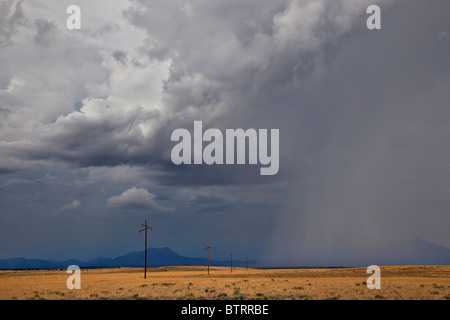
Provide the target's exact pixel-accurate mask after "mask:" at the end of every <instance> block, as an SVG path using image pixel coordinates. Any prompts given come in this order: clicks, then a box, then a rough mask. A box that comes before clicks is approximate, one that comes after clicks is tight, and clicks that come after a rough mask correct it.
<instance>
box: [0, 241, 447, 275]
mask: <svg viewBox="0 0 450 320" xmlns="http://www.w3.org/2000/svg"><path fill="white" fill-rule="evenodd" d="M147 253H148V257H147V266H148V267H161V266H206V264H207V261H206V258H192V257H184V256H181V255H179V254H177V253H176V252H174V251H173V250H171V249H170V248H167V247H164V248H149V249H148V250H147ZM144 256H145V251H139V252H130V253H128V254H125V255H122V256H119V257H116V258H97V259H94V260H91V261H81V260H76V259H70V260H64V261H53V260H43V259H25V258H10V259H0V269H60V268H67V267H68V266H69V265H77V266H79V267H80V268H116V267H144ZM380 262H383V263H380V264H379V265H450V249H448V248H446V247H443V246H439V245H436V244H434V243H431V242H427V241H424V240H419V239H415V240H413V241H411V242H410V243H409V244H407V245H405V246H402V247H400V248H398V255H394V256H392V257H390V258H387V259H386V261H380ZM209 264H210V266H229V265H230V261H218V260H211V259H210V260H209ZM258 265H260V266H263V265H270V263H261V262H258ZM233 266H236V267H237V266H240V267H242V266H245V261H237V260H236V261H235V260H233Z"/></svg>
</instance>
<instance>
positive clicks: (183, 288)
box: [0, 266, 450, 300]
mask: <svg viewBox="0 0 450 320" xmlns="http://www.w3.org/2000/svg"><path fill="white" fill-rule="evenodd" d="M164 269H167V268H164ZM385 270H386V271H385V277H384V278H383V287H382V288H383V290H382V295H381V294H380V292H381V291H378V290H369V289H367V288H366V287H365V286H364V285H365V284H366V282H365V281H364V282H363V281H362V280H365V279H367V274H366V272H365V271H366V270H365V268H346V269H313V270H307V269H279V270H251V271H250V272H248V271H247V270H245V269H244V270H239V268H236V271H235V269H233V274H230V272H229V269H226V268H223V269H221V268H216V267H214V268H213V272H212V273H211V274H210V276H208V277H205V276H204V275H205V271H204V268H199V267H192V268H191V267H186V268H181V267H180V268H173V269H167V270H164V272H156V271H153V272H151V273H150V274H151V278H150V279H151V281H149V282H148V283H144V282H143V278H142V274H141V270H139V269H132V268H121V269H95V270H84V272H83V274H82V277H83V280H84V281H83V282H82V290H69V289H67V288H66V286H65V283H66V280H67V275H66V273H65V272H64V270H55V271H48V270H47V271H46V270H41V271H38V270H34V271H20V272H17V273H12V272H9V273H8V274H7V276H5V277H3V278H2V282H1V283H0V286H1V287H0V299H3V300H5V299H6V300H7V299H18V300H26V299H29V300H41V299H52V300H53V299H90V300H95V299H98V300H145V299H149V300H151V299H181V300H199V299H211V300H213V299H218V300H226V299H229V300H246V299H258V300H261V299H264V300H279V299H282V300H309V299H315V300H325V299H331V300H336V299H343V300H364V299H374V300H385V299H399V298H401V299H444V300H450V280H449V278H448V273H449V272H450V267H449V266H436V267H434V266H426V267H414V266H401V267H385ZM161 271H163V270H162V268H161ZM1 273H2V271H0V275H1ZM386 274H387V275H386ZM248 277H251V279H248ZM306 277H307V278H308V279H306ZM30 278H31V279H33V286H32V287H31V288H30V287H29V285H28V283H29V281H30ZM83 284H86V285H85V286H83ZM149 287H151V289H149ZM169 288H170V289H169Z"/></svg>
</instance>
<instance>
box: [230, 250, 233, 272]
mask: <svg viewBox="0 0 450 320" xmlns="http://www.w3.org/2000/svg"><path fill="white" fill-rule="evenodd" d="M230 264H231V273H233V252H231V253H230Z"/></svg>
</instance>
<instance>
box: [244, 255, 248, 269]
mask: <svg viewBox="0 0 450 320" xmlns="http://www.w3.org/2000/svg"><path fill="white" fill-rule="evenodd" d="M245 269H247V271H248V257H247V256H245Z"/></svg>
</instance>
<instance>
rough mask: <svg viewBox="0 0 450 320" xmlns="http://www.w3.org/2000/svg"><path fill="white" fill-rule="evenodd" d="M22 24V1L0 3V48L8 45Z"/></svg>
mask: <svg viewBox="0 0 450 320" xmlns="http://www.w3.org/2000/svg"><path fill="white" fill-rule="evenodd" d="M24 23H25V17H24V14H23V10H22V1H12V0H7V1H2V2H0V47H3V46H6V45H8V44H10V43H11V37H12V36H13V35H14V33H15V32H16V30H17V27H18V26H20V25H24Z"/></svg>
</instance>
